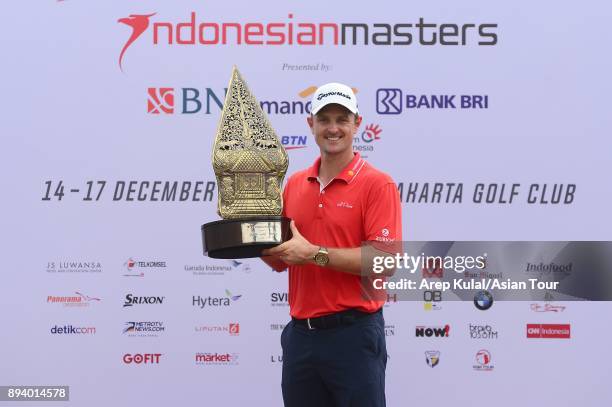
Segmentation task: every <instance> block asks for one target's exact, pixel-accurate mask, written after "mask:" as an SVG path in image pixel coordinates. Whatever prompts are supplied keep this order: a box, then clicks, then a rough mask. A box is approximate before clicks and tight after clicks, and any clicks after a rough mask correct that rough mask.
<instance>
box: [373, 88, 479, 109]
mask: <svg viewBox="0 0 612 407" xmlns="http://www.w3.org/2000/svg"><path fill="white" fill-rule="evenodd" d="M488 108H489V95H486V94H479V95H452V94H437V95H415V94H406V95H405V97H404V93H403V92H402V90H401V89H397V88H381V89H378V90H377V91H376V113H379V114H401V113H402V111H403V110H428V109H450V110H454V109H463V110H466V109H488Z"/></svg>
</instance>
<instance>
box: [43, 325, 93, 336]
mask: <svg viewBox="0 0 612 407" xmlns="http://www.w3.org/2000/svg"><path fill="white" fill-rule="evenodd" d="M51 333H52V334H53V335H95V333H96V327H94V326H88V327H76V326H72V325H63V326H57V325H54V326H53V327H52V328H51Z"/></svg>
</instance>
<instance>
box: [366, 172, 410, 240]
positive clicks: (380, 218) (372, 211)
mask: <svg viewBox="0 0 612 407" xmlns="http://www.w3.org/2000/svg"><path fill="white" fill-rule="evenodd" d="M364 230H365V237H366V239H365V240H366V241H377V242H399V241H401V240H402V207H401V203H400V196H399V192H398V191H397V186H396V185H395V183H394V182H392V181H390V182H386V183H385V184H383V185H382V186H378V187H376V186H375V187H373V188H372V189H371V190H370V193H369V194H368V199H367V207H366V210H365V220H364Z"/></svg>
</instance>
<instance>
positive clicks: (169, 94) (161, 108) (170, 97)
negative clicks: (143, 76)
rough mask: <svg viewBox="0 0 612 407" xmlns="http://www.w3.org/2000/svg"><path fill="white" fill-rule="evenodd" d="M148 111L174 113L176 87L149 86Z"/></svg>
mask: <svg viewBox="0 0 612 407" xmlns="http://www.w3.org/2000/svg"><path fill="white" fill-rule="evenodd" d="M147 93H148V94H149V98H148V100H147V113H152V114H160V113H168V114H172V113H174V88H149V89H148V90H147Z"/></svg>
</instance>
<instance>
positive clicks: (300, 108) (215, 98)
mask: <svg viewBox="0 0 612 407" xmlns="http://www.w3.org/2000/svg"><path fill="white" fill-rule="evenodd" d="M316 89H317V87H316V86H308V87H306V88H305V89H303V90H301V91H299V92H297V96H298V97H297V98H290V99H287V100H285V99H276V100H262V101H260V102H259V105H260V106H261V109H262V110H263V111H264V112H266V113H267V114H268V115H305V114H310V108H311V102H310V97H311V95H312V94H313V93H314V92H315V91H316ZM353 92H355V93H357V92H358V89H356V88H353ZM226 93H227V88H216V89H213V88H209V87H205V88H196V87H185V88H173V87H166V86H164V87H158V88H147V113H148V114H151V115H172V114H181V115H192V114H217V113H218V112H220V111H221V110H222V109H223V101H224V100H225V94H226ZM372 126H374V125H372ZM381 131H382V130H381V129H380V128H379V127H377V126H374V127H371V128H368V129H366V131H365V134H364V135H362V138H363V139H364V140H368V143H371V142H372V141H374V140H376V139H377V138H376V137H378V138H380V136H379V135H380V132H381ZM280 139H281V142H282V144H283V145H284V146H285V148H287V149H295V148H303V147H305V146H306V141H307V139H308V136H307V135H282V136H281V137H280Z"/></svg>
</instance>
